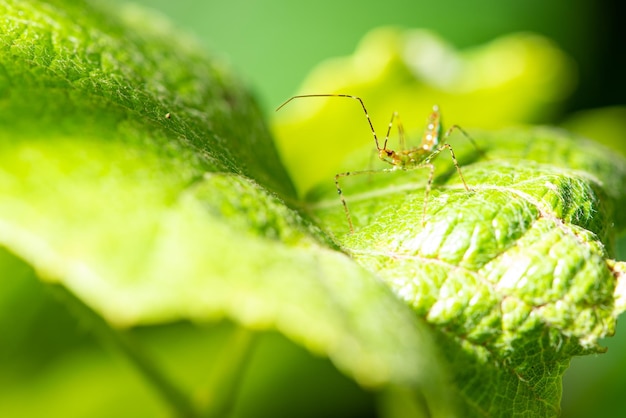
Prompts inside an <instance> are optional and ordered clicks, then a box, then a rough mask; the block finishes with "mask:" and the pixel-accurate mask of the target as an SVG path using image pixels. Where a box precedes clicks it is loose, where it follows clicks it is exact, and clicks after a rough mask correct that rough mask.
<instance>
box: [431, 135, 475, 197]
mask: <svg viewBox="0 0 626 418" xmlns="http://www.w3.org/2000/svg"><path fill="white" fill-rule="evenodd" d="M446 148H447V149H448V151H450V156H451V157H452V162H453V163H454V167H456V171H457V173H459V177H461V181H462V182H463V186H465V190H467V191H468V192H469V191H471V190H472V189H470V188H469V186H468V185H467V182H466V181H465V177H463V172H461V166H460V165H459V162H458V160H457V159H456V156H455V155H454V150H453V149H452V146H451V145H450V144H441V145H439V147H437V148H436V149H435V150H434V151H433V152H432V154H430V155H429V156H428V158H427V159H426V161H425V163H430V161H431V160H432V159H433V158H435V157H436V156H437V155H438V154H439V153H440V152H441V151H443V150H444V149H446Z"/></svg>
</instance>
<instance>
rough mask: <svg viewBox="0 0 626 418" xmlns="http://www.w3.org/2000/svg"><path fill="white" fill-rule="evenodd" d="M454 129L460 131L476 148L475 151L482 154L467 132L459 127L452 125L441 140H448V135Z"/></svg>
mask: <svg viewBox="0 0 626 418" xmlns="http://www.w3.org/2000/svg"><path fill="white" fill-rule="evenodd" d="M455 129H456V130H458V131H460V132H461V133H462V134H463V136H464V137H465V138H467V139H468V140H469V141H470V142H471V143H472V145H473V146H474V148H476V151H478V152H479V153H480V154H483V150H481V149H480V147H479V146H478V145H477V144H476V141H474V139H473V138H472V137H471V136H470V134H468V133H467V131H466V130H465V129H463V128H461V127H460V126H459V125H452V126H451V127H450V128H448V130H447V131H446V134H445V135H444V136H443V138H444V139H446V138H448V137H449V136H450V134H451V133H452V131H454V130H455Z"/></svg>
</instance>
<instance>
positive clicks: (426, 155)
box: [276, 94, 480, 233]
mask: <svg viewBox="0 0 626 418" xmlns="http://www.w3.org/2000/svg"><path fill="white" fill-rule="evenodd" d="M310 97H343V98H348V99H353V100H357V101H358V102H359V103H360V104H361V108H363V113H365V117H366V119H367V122H368V124H369V127H370V130H371V132H372V135H373V137H374V142H375V143H376V149H377V150H378V158H380V159H381V160H382V161H384V162H386V163H388V164H391V166H392V167H390V168H385V169H379V170H361V171H346V172H344V173H339V174H336V175H335V186H336V187H337V193H338V194H339V197H340V199H341V203H342V205H343V209H344V212H345V214H346V219H347V220H348V225H349V226H350V232H351V233H354V224H353V223H352V217H351V216H350V210H349V209H348V203H347V202H346V199H345V197H344V195H343V191H342V190H341V186H340V184H339V181H340V179H341V178H343V177H348V176H355V175H360V174H374V173H381V172H392V171H396V170H405V171H408V170H416V169H419V168H428V169H429V170H430V175H429V177H428V182H427V184H426V189H425V191H424V205H423V210H422V224H424V223H425V219H426V207H427V204H428V196H429V194H430V189H431V186H432V182H433V178H434V174H435V166H434V165H433V163H432V162H431V161H432V160H433V159H434V158H435V157H436V156H437V155H439V153H440V152H441V151H443V150H445V149H447V150H448V151H450V156H451V157H452V162H453V163H454V166H455V167H456V171H457V173H459V177H460V178H461V181H462V182H463V186H464V187H465V190H467V191H468V192H469V191H471V189H470V188H469V186H468V185H467V182H466V181H465V177H463V173H462V172H461V167H460V166H459V162H458V161H457V159H456V156H455V155H454V150H453V149H452V146H451V145H450V144H448V143H446V142H443V143H441V141H442V139H443V140H444V141H445V140H446V138H448V136H450V134H451V133H452V131H454V130H455V129H457V130H458V131H460V132H461V133H462V134H463V136H465V137H466V138H467V139H468V140H469V141H470V142H471V143H472V145H473V146H474V147H475V148H476V149H477V150H478V151H479V152H480V148H478V146H477V145H476V142H474V140H473V139H472V137H471V136H469V134H468V133H467V132H465V130H464V129H463V128H461V127H460V126H458V125H452V126H451V127H450V128H449V129H448V130H447V131H446V132H445V134H444V135H443V136H442V135H441V133H442V129H443V127H442V124H441V115H440V113H439V107H438V106H436V105H435V106H433V109H432V112H431V114H430V116H429V117H428V122H427V125H426V129H425V130H424V134H423V135H422V140H421V142H420V144H419V145H418V146H417V147H415V148H409V149H406V145H405V140H404V128H403V126H402V123H400V120H399V116H398V112H394V113H393V114H392V115H391V120H390V121H389V125H388V127H387V134H386V135H385V139H384V141H383V143H382V146H381V145H380V141H379V139H378V135H376V130H375V129H374V125H373V124H372V120H371V119H370V117H369V114H368V112H367V108H366V107H365V103H364V102H363V100H362V99H361V98H360V97H357V96H352V95H349V94H303V95H298V96H293V97H291V98H289V99H287V100H286V101H285V102H284V103H283V104H281V105H280V106H278V108H277V109H276V111H278V110H280V109H281V108H282V107H284V106H285V105H287V103H289V102H291V101H292V100H295V99H302V98H310ZM394 121H397V122H396V124H397V127H398V134H399V142H400V150H399V151H394V150H392V149H391V148H388V147H387V143H388V141H389V134H390V132H391V128H392V126H393V124H394Z"/></svg>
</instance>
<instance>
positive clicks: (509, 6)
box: [138, 0, 626, 417]
mask: <svg viewBox="0 0 626 418" xmlns="http://www.w3.org/2000/svg"><path fill="white" fill-rule="evenodd" d="M138 3H141V4H143V5H145V6H149V7H152V8H154V9H157V10H159V11H161V12H162V13H163V14H165V15H167V16H168V17H169V18H170V19H171V20H173V21H174V22H175V23H176V24H177V25H178V26H179V27H180V28H182V29H183V30H184V31H187V32H190V33H191V34H192V35H194V36H195V37H196V38H198V39H199V40H200V42H201V43H203V44H204V45H206V47H207V48H208V49H209V50H210V51H211V52H213V53H217V54H218V55H221V56H222V57H223V58H224V59H225V60H226V61H228V62H229V63H230V64H231V65H232V66H233V67H234V69H235V70H236V71H237V72H238V73H239V74H241V75H242V76H243V77H244V79H245V80H246V81H247V82H248V84H249V85H250V86H251V88H252V89H253V90H254V91H255V92H256V94H257V97H258V99H259V101H260V103H261V105H262V106H263V107H264V109H265V111H266V113H267V114H268V115H269V114H270V112H272V110H273V109H274V108H275V107H276V106H277V105H278V104H280V103H281V102H282V101H284V100H285V99H286V98H287V97H289V96H291V95H293V94H295V93H296V92H297V89H298V87H299V86H300V84H301V83H302V82H303V80H304V79H305V77H306V76H307V74H308V73H309V72H310V71H311V69H312V68H314V67H315V66H316V65H317V64H318V63H320V62H321V61H323V60H325V59H328V58H331V57H338V56H346V55H349V54H352V53H353V52H354V50H355V48H356V46H357V44H358V42H359V40H360V39H361V38H362V37H363V36H364V35H365V34H366V33H367V32H368V31H369V30H371V29H373V28H376V27H380V26H387V25H394V26H400V27H406V28H426V29H431V30H433V31H435V32H436V33H438V34H440V35H441V36H442V37H443V38H444V39H446V40H448V41H449V42H451V43H452V44H453V45H454V46H456V47H457V48H464V47H469V46H473V45H479V44H482V43H484V42H488V41H490V40H492V39H494V38H495V37H497V36H501V35H505V34H508V33H511V32H518V31H532V32H536V33H539V34H542V35H544V36H546V37H548V38H550V39H552V40H554V41H555V42H556V43H557V44H558V45H559V46H560V47H561V48H562V49H563V50H564V51H565V52H566V53H568V54H569V55H570V56H571V57H572V58H573V59H574V61H575V62H576V64H577V72H578V84H577V87H576V88H575V90H574V91H573V93H572V94H571V95H570V96H569V97H568V98H567V99H566V100H565V101H564V102H563V103H562V107H561V109H559V111H557V112H556V115H555V116H554V120H552V121H551V122H552V123H555V124H558V123H563V122H564V121H565V125H566V126H569V127H574V128H575V129H576V130H578V131H579V132H582V133H584V134H587V135H590V136H594V135H595V134H597V136H598V138H596V139H599V140H604V141H605V142H612V143H613V145H615V146H617V148H620V149H622V150H623V149H624V148H623V147H624V143H626V138H625V137H624V136H623V135H624V133H626V121H625V120H624V117H625V116H626V114H625V113H624V110H623V109H624V108H620V109H617V110H616V109H612V110H610V111H609V112H599V113H598V114H597V115H595V116H594V114H591V115H590V114H585V115H582V116H580V115H579V116H577V117H575V118H574V119H572V118H571V116H572V115H576V112H578V111H581V110H586V109H594V108H603V107H607V106H617V105H621V106H623V105H626V77H624V75H623V69H624V68H626V29H625V26H624V25H623V19H624V18H625V17H626V3H623V2H620V1H619V0H613V1H607V0H601V1H597V0H552V1H544V0H526V1H517V0H500V1H494V0H475V1H464V0H439V1H437V2H432V1H425V0H419V1H416V0H387V1H384V2H383V1H371V0H343V1H342V0H317V1H313V2H299V1H289V0H228V1H227V0H217V1H216V0H214V1H199V0H178V1H175V2H174V1H171V0H140V1H138ZM610 112H613V113H610ZM607 138H609V140H608V141H607ZM622 138H623V139H622ZM622 241H623V240H622ZM622 247H623V246H622ZM620 253H621V254H622V257H621V258H624V257H623V254H624V251H623V250H621V251H620ZM620 328H622V329H621V331H620V330H619V329H618V333H617V337H616V338H612V339H609V340H607V341H606V345H607V346H608V347H609V352H608V353H607V354H604V355H601V356H595V357H589V358H576V359H574V360H573V362H572V367H571V369H570V370H569V371H568V372H567V375H566V379H565V382H564V400H563V416H565V417H588V416H602V417H618V416H626V400H625V399H624V397H623V396H622V392H623V391H624V387H626V377H625V376H626V355H624V354H623V353H624V352H625V350H626V324H625V323H624V322H623V321H622V323H621V324H620Z"/></svg>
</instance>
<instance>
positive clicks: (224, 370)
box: [200, 325, 257, 418]
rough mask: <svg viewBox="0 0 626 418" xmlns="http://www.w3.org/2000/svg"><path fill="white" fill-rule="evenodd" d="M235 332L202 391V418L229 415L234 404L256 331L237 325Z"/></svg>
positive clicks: (214, 365)
mask: <svg viewBox="0 0 626 418" xmlns="http://www.w3.org/2000/svg"><path fill="white" fill-rule="evenodd" d="M234 327H235V328H234V330H233V332H232V335H231V336H230V338H229V340H228V341H227V342H226V343H225V344H224V347H223V348H222V353H220V354H219V355H218V356H217V359H216V361H215V362H214V364H213V369H212V370H211V373H210V375H209V378H208V380H207V384H206V386H205V388H204V390H203V391H202V392H201V393H200V405H202V406H201V411H202V414H201V416H202V417H205V418H219V417H225V416H227V415H228V414H229V413H230V412H231V411H232V408H233V406H234V404H235V401H236V398H237V394H238V392H239V389H240V387H241V381H242V378H243V376H244V373H245V371H246V370H247V366H248V364H249V360H250V358H251V354H252V352H253V351H254V350H253V348H254V346H255V342H256V340H257V334H256V333H255V332H254V331H251V330H249V329H247V328H243V327H241V326H238V325H235V326H234Z"/></svg>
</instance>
